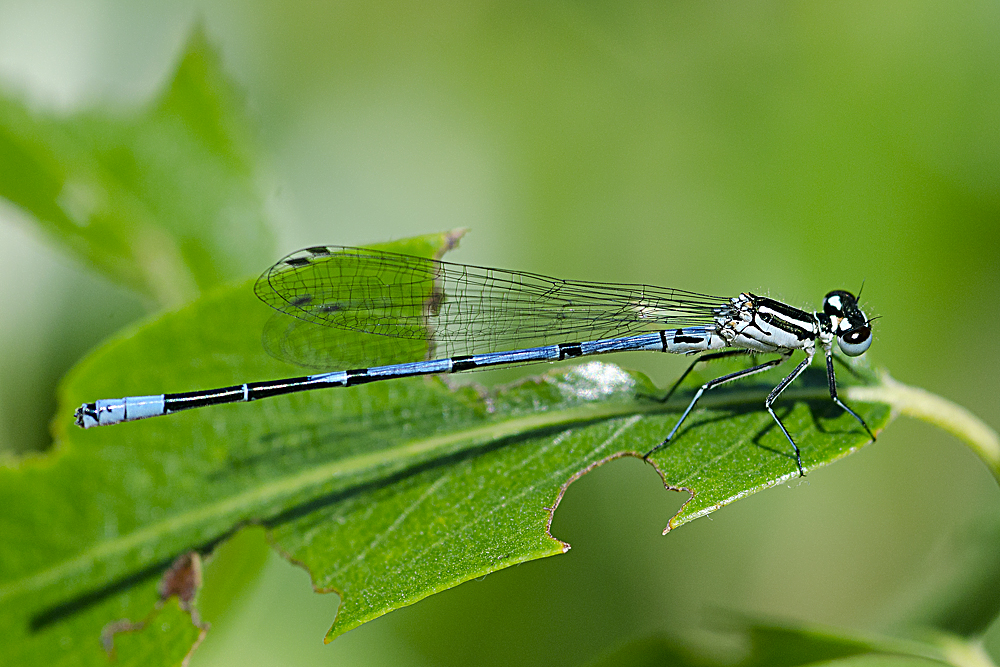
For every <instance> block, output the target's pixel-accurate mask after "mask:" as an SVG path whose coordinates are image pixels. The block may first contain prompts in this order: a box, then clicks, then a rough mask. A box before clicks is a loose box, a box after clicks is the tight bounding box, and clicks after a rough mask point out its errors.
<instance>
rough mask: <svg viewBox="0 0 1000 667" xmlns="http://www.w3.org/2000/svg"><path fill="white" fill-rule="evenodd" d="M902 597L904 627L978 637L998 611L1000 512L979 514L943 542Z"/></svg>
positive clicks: (900, 622)
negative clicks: (979, 515) (932, 629)
mask: <svg viewBox="0 0 1000 667" xmlns="http://www.w3.org/2000/svg"><path fill="white" fill-rule="evenodd" d="M910 582H911V588H910V589H909V590H908V591H906V592H904V593H903V594H901V595H900V599H899V600H898V601H897V602H896V604H895V607H897V608H898V610H899V611H898V612H897V613H896V614H895V616H896V617H897V619H898V621H897V624H898V625H899V626H900V627H904V628H907V627H924V628H935V629H937V630H939V631H942V632H948V633H953V634H955V635H959V636H962V637H973V638H974V637H978V636H980V635H982V634H983V633H985V632H986V630H987V629H988V628H989V627H990V625H991V624H992V623H993V622H994V621H995V620H996V618H997V615H998V614H1000V515H997V514H989V515H984V516H981V517H979V518H978V519H977V520H976V521H974V522H971V523H969V524H967V525H962V526H960V527H957V528H954V529H953V530H952V531H951V532H950V533H948V534H947V535H946V539H944V540H941V541H940V542H939V543H938V544H937V545H936V548H935V549H934V551H933V552H932V553H931V555H930V558H928V562H927V563H926V565H925V566H924V567H923V568H922V569H921V571H920V572H915V573H914V576H913V577H911V578H910Z"/></svg>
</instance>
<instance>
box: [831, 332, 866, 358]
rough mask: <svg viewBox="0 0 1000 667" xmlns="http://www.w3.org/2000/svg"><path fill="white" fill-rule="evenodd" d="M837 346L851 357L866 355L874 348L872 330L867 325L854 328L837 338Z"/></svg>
mask: <svg viewBox="0 0 1000 667" xmlns="http://www.w3.org/2000/svg"><path fill="white" fill-rule="evenodd" d="M837 344H838V345H840V349H841V350H843V351H844V354H846V355H847V356H849V357H856V356H858V355H860V354H864V353H865V351H866V350H867V349H868V348H869V347H871V346H872V329H871V327H870V326H868V325H867V324H866V325H864V326H861V327H854V328H853V329H851V330H850V331H847V332H845V333H842V334H841V335H840V336H838V337H837Z"/></svg>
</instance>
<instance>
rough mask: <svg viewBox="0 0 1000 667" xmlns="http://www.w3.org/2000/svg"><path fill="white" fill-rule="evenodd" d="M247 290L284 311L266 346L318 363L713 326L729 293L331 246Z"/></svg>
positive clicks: (292, 260) (372, 361) (297, 256)
mask: <svg viewBox="0 0 1000 667" xmlns="http://www.w3.org/2000/svg"><path fill="white" fill-rule="evenodd" d="M254 291H255V292H256V294H257V296H258V297H260V299H261V300H263V301H264V302H265V303H267V304H268V305H269V306H271V307H272V308H274V309H275V310H277V311H279V312H280V313H282V314H284V315H286V316H291V318H289V317H283V316H278V317H275V318H272V321H271V322H269V323H268V326H267V327H266V329H265V333H264V344H265V347H266V348H267V350H268V352H270V353H271V354H273V355H274V356H276V357H278V358H281V359H285V360H288V361H291V362H293V363H296V364H299V365H302V366H311V367H315V368H324V369H333V368H345V367H348V368H351V367H361V366H370V365H380V364H390V363H403V362H407V361H418V360H422V359H427V358H438V357H451V356H458V355H465V354H482V353H488V352H499V351H504V350H514V349H519V348H525V347H533V346H536V345H547V344H553V343H564V342H577V341H586V340H597V339H601V338H618V337H622V336H629V335H633V334H638V333H642V332H648V331H651V330H657V329H668V328H676V327H684V326H692V325H710V324H712V323H713V322H714V319H713V315H714V310H715V309H716V308H720V307H724V306H726V305H727V304H728V303H729V300H728V299H727V298H724V297H713V296H707V295H703V294H695V293H693V292H685V291H682V290H675V289H664V288H659V287H651V286H648V285H629V284H610V283H593V282H584V281H574V280H558V279H555V278H549V277H546V276H542V275H538V274H533V273H525V272H520V271H506V270H503V269H490V268H484V267H477V266H466V265H462V264H451V263H448V262H441V261H437V260H433V259H424V258H420V257H413V256H410V255H399V254H396V253H389V252H383V251H379V250H370V249H365V248H345V247H338V246H323V247H315V248H307V249H305V250H301V251H299V252H296V253H293V254H291V255H289V256H288V257H285V258H284V259H282V260H281V261H280V262H278V263H277V264H275V265H274V266H272V267H271V268H270V269H268V270H267V271H266V272H265V273H264V274H263V275H262V276H261V277H260V279H258V281H257V284H256V285H255V287H254ZM345 332H346V333H345Z"/></svg>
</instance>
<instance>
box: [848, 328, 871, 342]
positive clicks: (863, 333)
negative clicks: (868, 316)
mask: <svg viewBox="0 0 1000 667" xmlns="http://www.w3.org/2000/svg"><path fill="white" fill-rule="evenodd" d="M871 335H872V330H871V327H868V326H864V327H857V328H855V329H852V330H851V331H848V332H847V333H846V334H844V342H845V343H848V344H850V345H857V344H858V343H863V342H865V341H866V340H868V337H869V336H871Z"/></svg>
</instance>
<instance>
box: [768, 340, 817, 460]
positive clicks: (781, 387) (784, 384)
mask: <svg viewBox="0 0 1000 667" xmlns="http://www.w3.org/2000/svg"><path fill="white" fill-rule="evenodd" d="M812 359H813V357H812V355H811V354H810V355H808V356H807V357H806V358H805V359H803V360H802V363H800V364H799V365H798V366H796V367H795V369H794V370H792V372H791V373H789V374H788V375H787V376H786V377H785V379H784V380H782V381H781V382H779V383H778V386H777V387H775V388H774V389H772V390H771V393H770V394H768V395H767V399H766V400H765V401H764V407H765V408H767V411H768V412H770V413H771V416H772V417H774V421H776V422H778V428H780V429H781V432H782V433H784V434H785V437H786V438H788V442H790V443H792V448H793V449H795V465H797V466H798V468H799V475H800V476H802V477H805V476H806V471H805V470H804V469H803V468H802V453H801V452H800V451H799V446H798V445H796V444H795V441H794V440H792V436H791V435H790V434H789V433H788V429H786V428H785V425H784V424H782V423H781V420H780V419H778V415H777V414H775V412H774V408H772V407H771V406H772V405H774V402H775V401H776V400H778V396H781V392H783V391H785V389H786V388H788V385H790V384H791V383H792V382H794V381H795V378H797V377H798V376H800V375H802V371H804V370H805V369H806V368H808V367H809V364H810V363H812Z"/></svg>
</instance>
